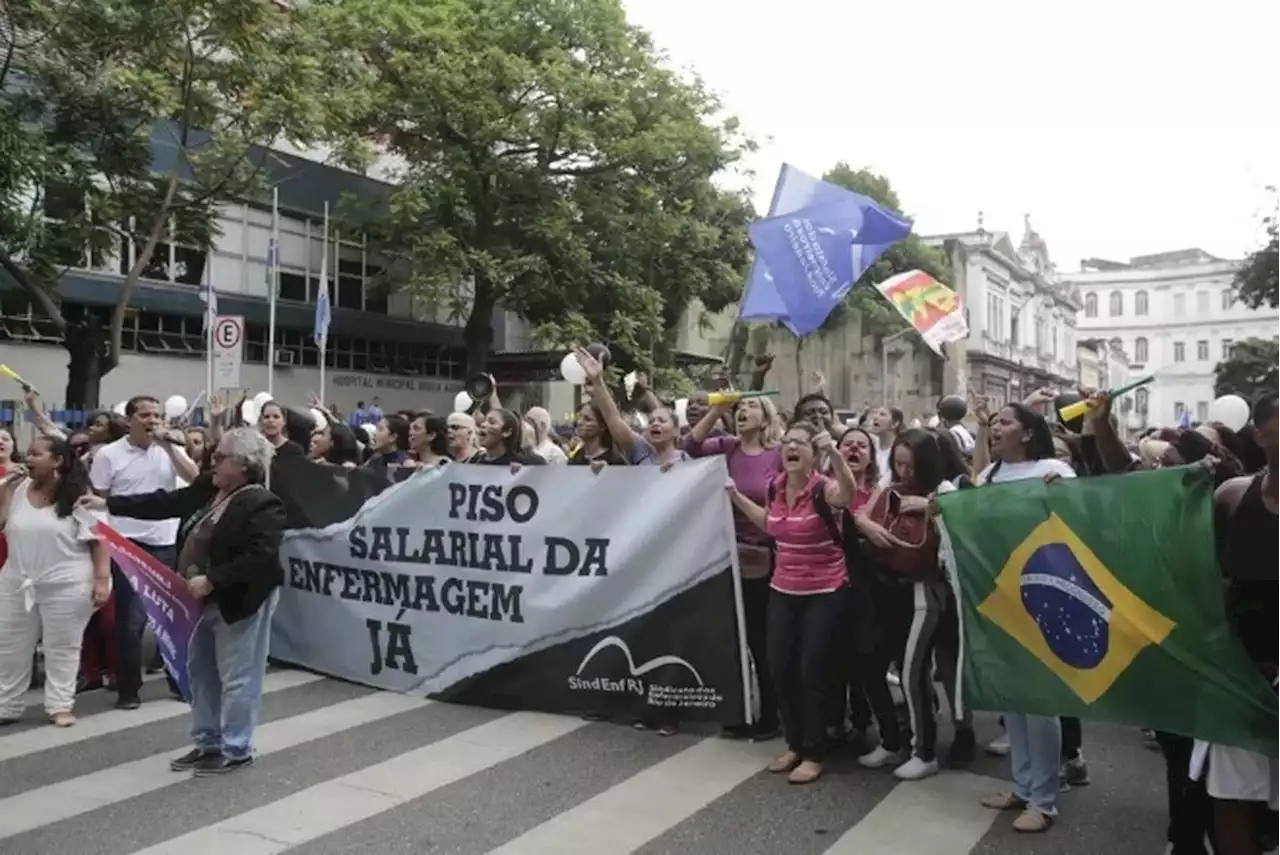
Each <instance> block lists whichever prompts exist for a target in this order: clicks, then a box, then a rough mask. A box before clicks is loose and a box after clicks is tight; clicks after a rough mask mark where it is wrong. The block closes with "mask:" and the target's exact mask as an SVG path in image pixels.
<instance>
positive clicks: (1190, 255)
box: [1063, 249, 1280, 426]
mask: <svg viewBox="0 0 1280 855" xmlns="http://www.w3.org/2000/svg"><path fill="white" fill-rule="evenodd" d="M1239 265H1240V262H1239V261H1228V260H1224V259H1220V258H1215V257H1213V256H1212V255H1209V254H1208V253H1206V252H1204V251H1203V250H1200V249H1187V250H1180V251H1176V252H1164V253H1159V254H1157V255H1145V256H1139V257H1137V258H1132V259H1130V260H1129V261H1128V262H1127V263H1126V262H1114V261H1106V260H1102V259H1087V260H1085V261H1082V262H1081V264H1080V266H1081V270H1080V272H1078V273H1068V274H1064V275H1063V280H1064V281H1066V282H1069V283H1070V284H1071V285H1072V286H1073V287H1075V288H1077V289H1078V290H1079V292H1080V295H1081V297H1082V298H1083V301H1084V311H1083V312H1082V313H1081V315H1080V333H1081V335H1082V336H1084V335H1087V336H1088V337H1090V338H1097V339H1103V340H1106V341H1114V340H1116V339H1118V340H1119V341H1120V343H1121V347H1122V348H1123V350H1124V352H1125V354H1126V355H1127V356H1128V358H1129V363H1130V366H1129V371H1130V373H1131V374H1132V375H1133V377H1134V378H1135V379H1136V378H1137V377H1141V376H1144V375H1147V374H1152V373H1154V374H1155V375H1156V381H1155V383H1153V384H1152V385H1151V386H1150V387H1148V388H1147V389H1144V390H1140V391H1139V392H1138V393H1136V394H1135V396H1134V398H1135V405H1136V407H1135V408H1136V410H1138V411H1139V412H1145V413H1146V414H1147V416H1148V421H1149V423H1150V424H1151V425H1153V426H1159V425H1165V426H1172V425H1176V424H1177V423H1178V422H1179V420H1180V419H1182V417H1183V413H1184V412H1185V413H1187V414H1188V416H1189V417H1190V419H1191V420H1193V421H1204V420H1206V419H1207V418H1208V416H1209V404H1210V403H1211V402H1212V401H1213V399H1214V394H1213V377H1214V368H1215V367H1216V366H1217V364H1218V362H1220V361H1221V360H1223V359H1226V358H1228V357H1229V356H1230V355H1231V348H1232V345H1233V344H1234V343H1235V342H1238V341H1241V340H1242V339H1246V338H1275V337H1276V334H1277V320H1278V318H1280V313H1277V311H1276V310H1275V309H1260V310H1256V311H1255V310H1251V309H1249V308H1247V307H1246V306H1244V305H1243V304H1241V303H1238V302H1235V301H1234V300H1233V299H1232V289H1231V283H1232V279H1233V277H1234V275H1235V272H1236V270H1237V269H1238V268H1239Z"/></svg>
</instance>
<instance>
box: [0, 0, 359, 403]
mask: <svg viewBox="0 0 1280 855" xmlns="http://www.w3.org/2000/svg"><path fill="white" fill-rule="evenodd" d="M4 14H6V15H7V16H8V20H7V21H6V22H5V26H4V27H2V28H0V29H2V30H3V32H4V34H5V35H4V36H3V37H0V50H3V52H4V53H5V60H6V61H5V63H4V65H3V67H2V71H0V74H2V75H3V77H2V78H0V151H2V152H3V153H4V156H3V157H2V158H0V160H2V161H3V166H0V267H2V268H3V270H4V272H5V273H7V274H8V276H9V277H10V278H11V279H12V280H13V281H14V282H15V283H16V284H17V285H19V286H20V287H21V288H23V289H24V290H26V291H27V292H28V293H29V294H30V296H31V298H32V300H33V301H34V302H35V303H36V305H37V306H39V307H40V308H41V309H42V310H43V311H44V312H45V313H46V314H48V316H49V317H50V318H51V319H52V320H53V321H54V323H55V325H56V326H57V327H58V329H59V331H60V332H61V333H62V334H63V336H64V339H65V344H66V347H67V349H68V350H69V351H70V354H71V359H70V365H69V377H68V384H67V391H66V399H65V400H66V401H67V403H68V404H79V405H82V406H95V405H96V404H97V395H98V383H99V381H100V379H101V376H102V375H103V374H105V373H107V372H108V371H110V370H111V369H112V368H114V367H115V365H116V364H117V362H118V361H119V357H120V350H121V328H122V322H123V318H124V315H125V310H126V309H127V307H128V304H129V300H130V298H131V297H132V295H133V292H134V289H135V286H136V284H137V282H138V279H139V278H140V277H143V276H147V275H149V276H156V275H167V266H168V260H167V259H163V260H159V259H153V257H152V256H153V253H154V251H155V249H156V247H157V245H158V244H162V243H168V242H170V241H171V240H172V241H174V242H177V243H182V244H186V245H192V246H196V247H207V246H208V245H209V241H210V238H211V236H212V232H213V230H214V228H215V226H214V221H215V218H214V209H215V206H216V204H217V203H218V202H220V201H225V200H229V199H239V198H243V197H245V196H247V195H252V194H254V193H256V192H258V191H260V190H261V189H262V188H263V181H264V167H265V165H266V153H265V151H264V149H263V148H261V146H270V145H271V144H272V143H273V142H276V141H278V140H281V139H289V140H291V141H294V142H298V143H301V144H304V145H305V144H311V143H314V142H316V141H317V140H318V139H319V138H320V137H321V136H322V135H325V133H326V131H328V130H332V129H333V128H335V127H339V126H340V123H339V122H335V117H340V116H342V115H344V103H345V102H344V100H343V99H342V97H341V91H342V87H343V86H344V85H345V84H346V82H347V81H346V80H345V73H344V71H343V70H342V69H341V67H340V66H337V65H336V64H334V63H333V62H332V61H331V60H330V58H329V51H328V49H327V46H326V45H325V44H324V43H323V42H322V41H321V40H320V39H318V38H317V37H316V32H315V31H314V30H312V29H310V27H309V26H308V23H307V22H308V17H307V15H305V14H299V13H296V12H289V11H286V10H285V9H283V8H282V7H281V5H280V4H278V3H276V2H274V0H184V2H182V3H178V2H174V1H173V0H95V2H92V3H78V2H71V0H26V2H23V3H17V4H12V3H11V4H5V12H4ZM339 142H341V140H340V141H339ZM338 149H339V150H340V151H342V152H343V153H345V154H353V153H355V152H356V151H357V150H358V147H353V146H349V145H342V144H340V145H339V146H338ZM129 243H132V246H133V247H134V250H133V252H132V253H131V254H129V253H126V252H125V251H124V249H123V248H124V247H125V246H127V245H128V244H129ZM113 259H117V260H120V259H122V260H121V261H120V264H119V267H120V270H121V272H122V273H124V274H125V276H126V278H125V282H124V285H123V287H122V288H121V289H120V291H119V293H118V295H117V299H116V306H115V310H114V312H113V314H112V318H111V321H110V323H109V324H108V325H107V328H106V329H103V326H102V324H101V321H100V319H99V318H98V317H97V316H96V315H95V314H94V313H92V312H88V313H84V312H71V311H66V310H64V307H63V306H62V305H61V304H60V302H59V300H58V296H57V285H58V280H59V278H60V277H61V276H62V275H63V273H64V272H65V271H66V270H67V268H69V267H86V266H89V267H98V266H102V265H104V264H111V263H112V260H113ZM153 262H155V263H153ZM156 263H159V266H158V267H157V266H156ZM192 263H202V262H192ZM160 271H164V272H163V274H161V273H160ZM202 273H203V271H185V274H186V275H185V277H184V278H185V279H186V280H188V281H190V280H192V279H194V280H195V281H196V282H198V281H200V276H201V274H202Z"/></svg>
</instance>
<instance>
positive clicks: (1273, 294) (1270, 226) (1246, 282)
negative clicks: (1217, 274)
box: [1232, 189, 1280, 309]
mask: <svg viewBox="0 0 1280 855" xmlns="http://www.w3.org/2000/svg"><path fill="white" fill-rule="evenodd" d="M1274 192H1275V191H1274V189H1273V190H1272V193H1273V194H1274ZM1278 218H1280V212H1277V211H1272V213H1271V215H1270V216H1268V217H1266V218H1264V219H1263V225H1264V226H1265V227H1266V234H1267V240H1266V242H1265V243H1264V244H1263V245H1262V246H1260V247H1258V248H1257V249H1256V250H1254V251H1253V252H1252V253H1250V254H1249V257H1248V258H1246V259H1245V260H1244V265H1243V266H1242V267H1241V268H1240V269H1239V270H1238V271H1237V272H1236V276H1235V281H1234V282H1233V283H1232V284H1233V286H1234V288H1235V296H1236V299H1237V300H1239V301H1240V302H1242V303H1244V304H1245V305H1246V306H1248V307H1249V308H1250V309H1257V308H1260V307H1262V306H1264V305H1266V306H1270V307H1271V308H1273V309H1274V308H1276V307H1278V306H1280V281H1278V278H1280V229H1278V228H1277V226H1278V224H1277V220H1278Z"/></svg>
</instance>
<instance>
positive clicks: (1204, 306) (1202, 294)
mask: <svg viewBox="0 0 1280 855" xmlns="http://www.w3.org/2000/svg"><path fill="white" fill-rule="evenodd" d="M1196 311H1197V312H1199V313H1200V314H1202V315H1207V314H1208V313H1209V292H1208V291H1197V292H1196Z"/></svg>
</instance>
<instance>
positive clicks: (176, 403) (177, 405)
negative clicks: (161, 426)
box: [164, 395, 187, 419]
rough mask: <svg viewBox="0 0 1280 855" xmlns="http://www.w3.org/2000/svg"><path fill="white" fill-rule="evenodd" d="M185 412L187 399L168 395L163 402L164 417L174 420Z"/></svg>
mask: <svg viewBox="0 0 1280 855" xmlns="http://www.w3.org/2000/svg"><path fill="white" fill-rule="evenodd" d="M186 411H187V399H186V398H184V397H182V396H181V395H170V396H169V398H168V400H166V401H165V402H164V417H165V418H166V419H176V418H177V417H178V416H180V415H182V414H183V413H185V412H186Z"/></svg>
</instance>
